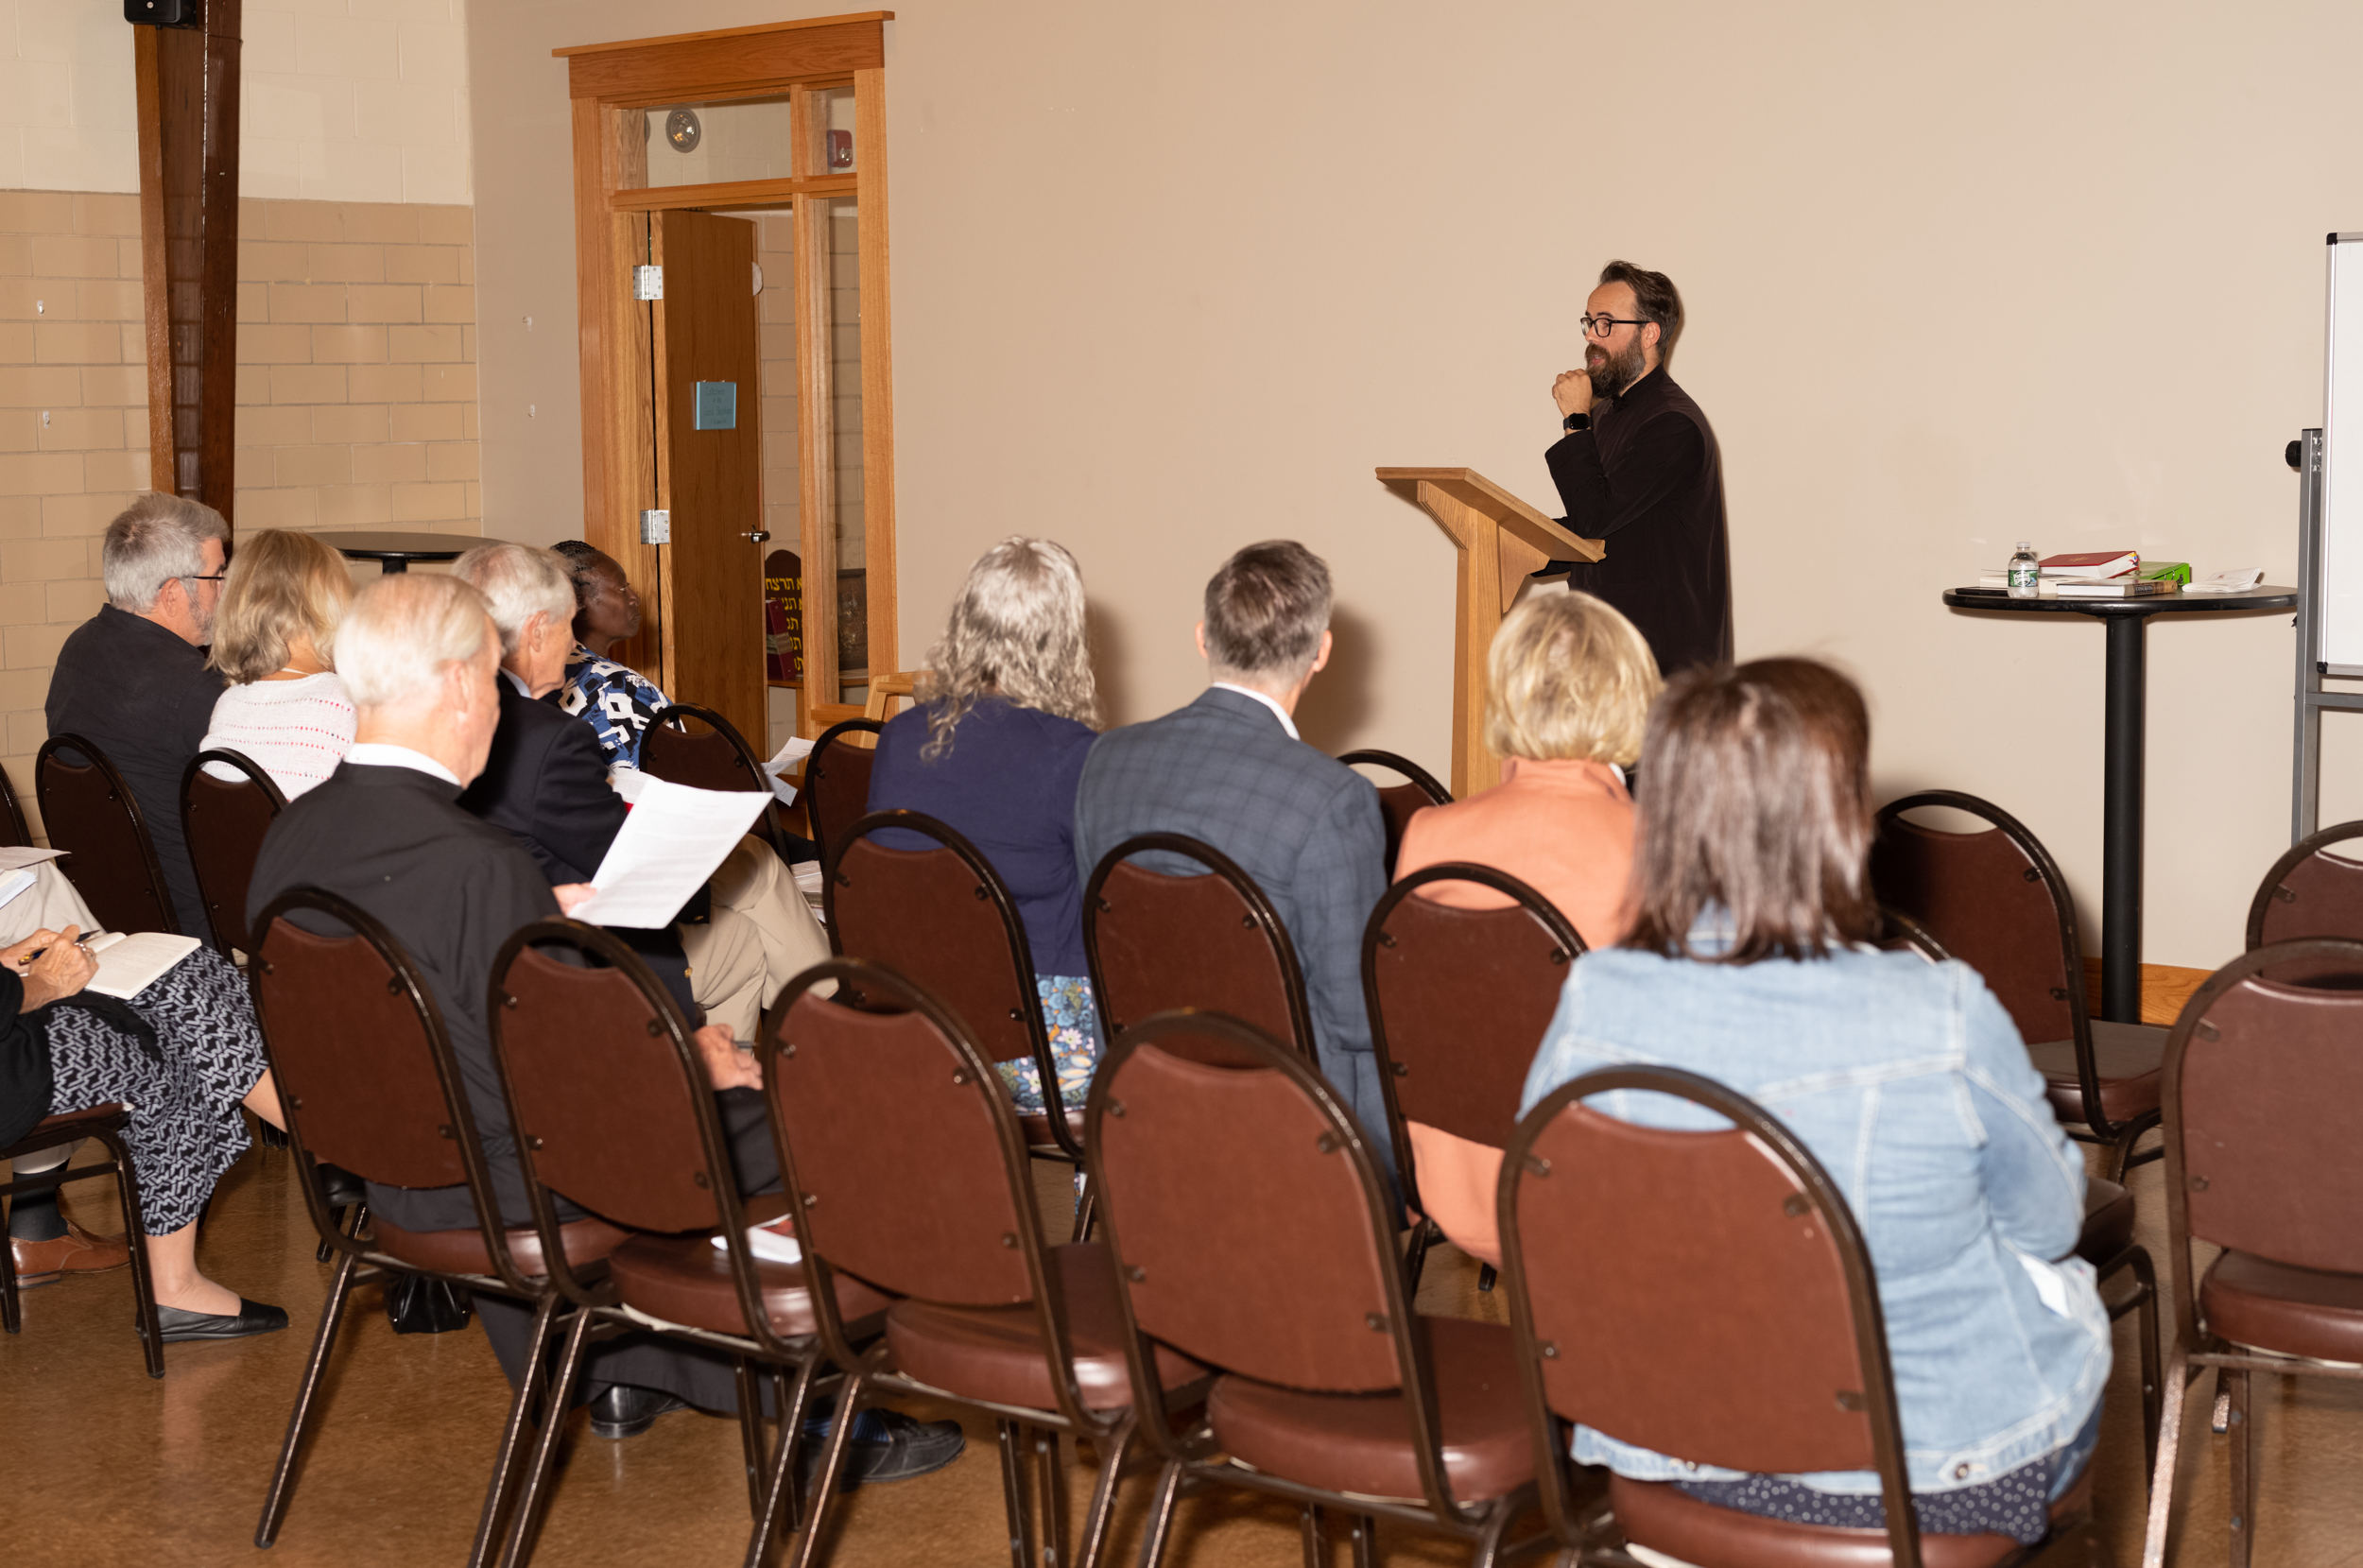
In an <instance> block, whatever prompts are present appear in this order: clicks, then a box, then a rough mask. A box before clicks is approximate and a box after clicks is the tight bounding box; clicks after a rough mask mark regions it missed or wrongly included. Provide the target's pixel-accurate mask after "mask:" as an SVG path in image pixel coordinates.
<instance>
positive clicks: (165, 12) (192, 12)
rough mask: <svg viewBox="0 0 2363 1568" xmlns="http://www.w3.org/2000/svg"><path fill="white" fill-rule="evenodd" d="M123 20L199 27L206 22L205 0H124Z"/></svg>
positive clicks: (157, 25) (152, 25) (154, 24)
mask: <svg viewBox="0 0 2363 1568" xmlns="http://www.w3.org/2000/svg"><path fill="white" fill-rule="evenodd" d="M123 20H125V21H126V22H137V23H139V24H141V25H142V26H149V27H198V26H204V23H205V3H204V0H123Z"/></svg>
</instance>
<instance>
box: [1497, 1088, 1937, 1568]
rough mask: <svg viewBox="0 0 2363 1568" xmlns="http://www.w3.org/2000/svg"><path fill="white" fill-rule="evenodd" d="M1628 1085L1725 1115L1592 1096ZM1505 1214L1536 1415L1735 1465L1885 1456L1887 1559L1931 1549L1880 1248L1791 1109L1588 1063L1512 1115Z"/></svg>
mask: <svg viewBox="0 0 2363 1568" xmlns="http://www.w3.org/2000/svg"><path fill="white" fill-rule="evenodd" d="M1614 1090H1628V1091H1647V1092H1654V1093H1657V1094H1671V1095H1674V1096H1676V1097H1678V1098H1681V1099H1684V1100H1688V1101H1690V1102H1691V1103H1693V1104H1695V1105H1699V1106H1702V1107H1704V1108H1706V1109H1707V1110H1709V1111H1714V1112H1716V1114H1718V1115H1719V1116H1721V1117H1723V1118H1724V1119H1725V1120H1726V1121H1728V1122H1730V1123H1731V1124H1733V1125H1732V1126H1731V1127H1729V1128H1728V1129H1723V1130H1719V1131H1676V1130H1669V1129H1662V1128H1648V1127H1642V1126H1638V1125H1636V1124H1634V1123H1630V1122H1626V1121H1620V1120H1618V1119H1616V1118H1614V1117H1613V1116H1609V1115H1605V1114H1603V1113H1601V1112H1599V1111H1593V1110H1591V1109H1589V1108H1587V1107H1585V1106H1584V1105H1582V1104H1581V1103H1580V1102H1581V1101H1582V1100H1584V1099H1585V1098H1587V1097H1590V1096H1592V1095H1595V1094H1606V1093H1609V1092H1611V1091H1614ZM1500 1218H1501V1239H1502V1258H1503V1275H1504V1278H1505V1280H1506V1281H1507V1283H1508V1284H1509V1302H1510V1314H1511V1324H1512V1327H1513V1329H1514V1331H1515V1332H1516V1334H1517V1335H1518V1352H1519V1363H1520V1372H1521V1378H1522V1381H1523V1382H1524V1384H1525V1387H1526V1397H1527V1401H1528V1407H1529V1411H1530V1413H1531V1414H1532V1416H1533V1417H1534V1420H1535V1422H1537V1427H1536V1430H1537V1431H1538V1432H1546V1431H1551V1430H1553V1426H1552V1421H1553V1418H1554V1417H1556V1418H1558V1419H1561V1420H1565V1421H1570V1422H1580V1423H1582V1424H1583V1425H1586V1426H1590V1427H1592V1428H1594V1429H1595V1430H1597V1431H1600V1432H1604V1433H1606V1434H1608V1435H1609V1436H1611V1437H1613V1438H1616V1439H1620V1440H1622V1441H1625V1442H1630V1443H1636V1444H1639V1445H1640V1446H1642V1447H1645V1448H1650V1449H1654V1450H1656V1451H1657V1452H1659V1453H1661V1454H1667V1455H1672V1456H1676V1457H1678V1458H1682V1459H1688V1460H1693V1461H1696V1462H1699V1463H1702V1464H1714V1465H1725V1466H1729V1467H1731V1468H1732V1469H1734V1470H1745V1471H1762V1472H1774V1473H1798V1472H1812V1471H1822V1470H1873V1469H1875V1470H1877V1471H1879V1472H1880V1474H1881V1478H1882V1482H1883V1491H1884V1494H1885V1497H1886V1501H1887V1505H1888V1522H1889V1525H1888V1527H1889V1543H1890V1547H1891V1549H1892V1551H1893V1553H1894V1560H1895V1561H1897V1562H1899V1563H1902V1562H1917V1561H1918V1560H1919V1559H1918V1540H1917V1533H1918V1525H1917V1522H1916V1520H1915V1518H1914V1515H1913V1510H1912V1508H1911V1506H1910V1503H1909V1501H1908V1499H1909V1496H1910V1492H1909V1490H1908V1485H1907V1482H1906V1475H1905V1472H1904V1463H1903V1443H1902V1438H1901V1423H1900V1422H1899V1421H1898V1420H1897V1416H1896V1409H1895V1392H1894V1387H1893V1383H1892V1379H1891V1375H1890V1371H1889V1363H1888V1352H1887V1333H1886V1325H1885V1320H1884V1319H1883V1318H1882V1317H1881V1316H1880V1311H1879V1296H1878V1284H1877V1280H1876V1277H1875V1276H1874V1275H1873V1273H1872V1271H1871V1255H1870V1252H1869V1250H1868V1249H1866V1248H1865V1247H1864V1245H1863V1241H1862V1237H1861V1234H1860V1232H1858V1231H1857V1230H1856V1228H1855V1225H1854V1216H1853V1215H1851V1214H1850V1213H1849V1212H1848V1210H1847V1207H1846V1202H1845V1199H1844V1198H1842V1197H1841V1196H1840V1195H1839V1193H1838V1190H1837V1186H1836V1184H1835V1183H1833V1182H1832V1181H1831V1180H1830V1179H1829V1176H1828V1174H1827V1173H1826V1172H1825V1171H1823V1169H1822V1168H1821V1165H1820V1162H1818V1161H1817V1160H1815V1158H1814V1157H1813V1155H1812V1153H1811V1152H1810V1151H1809V1150H1808V1149H1806V1148H1805V1146H1803V1145H1802V1143H1800V1142H1799V1141H1798V1140H1797V1138H1796V1137H1795V1135H1794V1134H1792V1133H1791V1132H1790V1131H1789V1130H1788V1129H1787V1128H1786V1127H1785V1126H1783V1125H1782V1124H1781V1123H1780V1122H1779V1121H1778V1120H1776V1119H1775V1118H1774V1117H1773V1116H1771V1115H1770V1114H1769V1113H1768V1112H1767V1111H1764V1110H1763V1109H1762V1108H1761V1107H1759V1106H1757V1105H1756V1104H1754V1103H1753V1102H1752V1101H1751V1100H1749V1099H1747V1098H1746V1097H1745V1096H1743V1095H1741V1094H1735V1093H1733V1091H1731V1090H1729V1089H1727V1088H1725V1087H1724V1086H1722V1085H1721V1084H1718V1083H1716V1082H1714V1081H1712V1080H1710V1079H1707V1078H1703V1077H1699V1076H1698V1075H1696V1074H1692V1073H1682V1072H1675V1071H1671V1070H1668V1069H1664V1068H1643V1067H1620V1068H1612V1069H1609V1070H1606V1071H1603V1072H1596V1073H1590V1074H1586V1075H1585V1076H1584V1077H1580V1078H1578V1079H1576V1080H1575V1081H1574V1082H1572V1083H1568V1084H1563V1085H1561V1087H1560V1088H1559V1089H1557V1090H1555V1091H1553V1092H1552V1094H1550V1095H1549V1096H1548V1097H1547V1098H1545V1099H1544V1100H1543V1101H1542V1103H1540V1104H1539V1105H1537V1106H1536V1107H1535V1108H1534V1109H1533V1110H1532V1111H1530V1112H1528V1113H1527V1115H1526V1118H1525V1119H1524V1120H1523V1121H1521V1122H1520V1123H1519V1124H1518V1130H1517V1133H1516V1135H1515V1136H1514V1137H1513V1138H1512V1139H1511V1140H1510V1143H1509V1150H1508V1152H1507V1153H1506V1155H1505V1157H1504V1159H1503V1162H1502V1185H1501V1198H1500ZM1553 1452H1554V1453H1557V1454H1561V1455H1563V1453H1564V1450H1563V1449H1562V1448H1559V1447H1557V1446H1556V1445H1553ZM1554 1468H1555V1469H1557V1468H1558V1467H1554ZM1561 1480H1562V1482H1563V1473H1562V1475H1561ZM1546 1485H1548V1483H1546Z"/></svg>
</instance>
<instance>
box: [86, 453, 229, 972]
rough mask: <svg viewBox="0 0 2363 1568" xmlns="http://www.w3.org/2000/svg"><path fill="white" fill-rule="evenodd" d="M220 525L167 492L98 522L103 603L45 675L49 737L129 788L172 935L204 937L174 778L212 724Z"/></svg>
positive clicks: (225, 529) (218, 688) (223, 552)
mask: <svg viewBox="0 0 2363 1568" xmlns="http://www.w3.org/2000/svg"><path fill="white" fill-rule="evenodd" d="M229 532H230V529H229V526H228V525H227V524H225V523H223V522H222V518H221V513H219V512H217V511H216V510H214V508H211V507H207V506H200V505H199V504H198V503H197V502H195V501H188V500H183V499H182V498H181V497H180V496H177V495H161V494H153V493H151V494H147V495H143V496H141V497H140V498H139V499H138V500H136V501H134V502H132V503H131V504H130V505H129V507H127V508H124V510H123V514H122V515H121V516H119V517H117V518H116V519H115V520H114V521H113V522H112V523H110V524H108V525H107V537H106V542H105V543H104V544H102V545H101V546H100V563H101V569H102V570H103V571H104V572H105V573H106V577H107V602H106V603H105V604H103V605H101V606H99V609H98V613H97V614H95V615H94V616H92V617H91V618H90V619H89V620H87V621H84V622H83V623H82V624H81V625H80V626H78V627H77V628H75V629H74V633H73V635H72V636H70V637H68V638H67V639H66V640H65V646H62V647H60V649H59V650H58V667H57V669H56V670H55V671H53V672H52V673H51V675H50V677H49V701H48V718H49V732H50V733H51V734H53V735H64V734H74V735H80V736H82V737H83V738H84V739H85V740H88V741H89V742H90V743H91V744H92V745H94V746H95V747H97V748H98V749H99V750H102V751H104V752H106V753H107V759H108V760H109V761H110V762H112V763H113V764H114V765H115V768H116V770H117V771H118V772H120V773H121V774H122V775H123V782H124V783H125V784H128V785H129V786H130V790H131V798H132V799H133V800H135V801H138V802H139V807H140V816H141V817H142V818H145V819H146V820H147V836H148V837H149V838H150V839H152V840H153V841H154V842H155V845H156V859H157V862H158V863H159V864H160V865H161V866H162V867H163V868H164V887H165V889H166V890H167V891H168V892H169V893H170V894H171V895H172V907H173V913H174V915H175V916H176V918H178V920H179V921H180V922H181V932H182V934H183V935H186V936H191V937H195V938H197V939H198V940H200V941H203V940H205V939H208V938H210V937H211V936H212V935H213V926H212V925H211V924H210V923H208V922H207V921H206V919H205V902H204V900H202V899H200V898H199V897H198V893H197V870H196V868H195V867H193V866H192V865H190V863H189V849H188V845H187V844H186V843H185V842H184V841H183V840H182V838H181V773H182V771H184V770H185V769H186V768H187V767H188V766H189V759H190V758H191V757H194V756H196V755H197V753H198V750H199V748H200V747H201V745H202V744H203V742H204V739H205V732H206V731H207V730H208V729H210V728H211V727H212V725H213V722H214V702H215V700H216V698H219V697H220V696H221V692H222V680H221V677H220V676H219V675H218V674H216V672H214V671H213V670H211V669H208V668H207V667H206V664H205V645H206V644H208V643H210V642H211V641H212V640H213V635H214V607H215V606H216V604H217V603H219V602H220V599H221V579H222V575H223V570H224V564H223V563H224V562H225V561H226V560H227V559H228V554H227V551H228V545H227V543H225V542H226V541H227V539H228V537H229Z"/></svg>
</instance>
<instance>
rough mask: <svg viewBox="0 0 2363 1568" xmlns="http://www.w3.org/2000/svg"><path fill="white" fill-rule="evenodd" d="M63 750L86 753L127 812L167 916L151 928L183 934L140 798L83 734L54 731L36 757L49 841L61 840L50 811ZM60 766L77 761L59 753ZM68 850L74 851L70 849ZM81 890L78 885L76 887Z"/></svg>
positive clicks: (150, 883)
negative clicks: (53, 770) (53, 763)
mask: <svg viewBox="0 0 2363 1568" xmlns="http://www.w3.org/2000/svg"><path fill="white" fill-rule="evenodd" d="M60 751H78V752H80V753H81V754H82V755H83V756H84V757H87V758H88V759H89V764H88V766H90V767H94V768H95V769H96V770H97V771H98V775H99V777H100V778H101V779H103V780H105V782H106V785H107V792H108V797H109V799H111V800H112V801H116V802H118V803H119V804H121V806H122V807H123V810H124V814H125V815H126V816H128V817H129V818H130V819H131V833H132V836H133V837H134V838H135V839H137V840H138V843H139V850H140V856H141V859H142V862H143V864H144V866H145V868H146V870H147V884H148V892H149V897H151V898H152V899H153V900H154V901H155V904H156V908H157V911H158V913H159V914H160V915H161V916H162V918H163V920H164V924H163V925H161V926H158V927H153V928H151V929H157V930H163V931H167V932H170V933H172V934H173V935H175V936H179V935H181V915H180V911H178V910H176V909H175V908H174V907H173V906H172V889H171V888H170V887H167V886H166V885H165V883H164V862H163V861H161V860H159V859H157V857H156V840H155V839H154V837H152V836H150V835H149V833H148V831H147V818H146V817H145V816H143V815H142V814H141V812H140V802H139V798H138V797H137V796H135V795H133V794H132V793H131V786H130V785H129V784H125V783H124V782H123V775H122V774H121V773H119V772H117V771H116V770H115V765H114V762H113V760H112V758H110V757H109V756H108V755H107V753H106V752H104V751H102V750H99V749H98V748H97V747H96V746H95V745H93V744H92V743H91V742H89V741H87V740H84V739H83V738H82V737H81V736H80V735H77V734H56V735H51V736H50V737H49V738H48V739H47V740H45V741H43V742H42V747H41V750H40V751H39V752H37V753H35V755H34V757H33V789H34V792H35V794H36V796H37V797H38V798H39V800H40V801H41V817H42V825H43V827H45V828H47V829H48V830H49V841H50V843H51V844H53V845H55V844H57V841H58V836H57V818H56V817H55V816H54V815H53V814H52V813H51V811H50V806H49V799H50V774H49V767H50V759H51V758H52V757H57V753H59V752H60ZM57 766H58V767H61V768H65V767H74V766H75V764H73V763H70V762H67V761H66V760H65V759H64V758H63V757H57ZM67 853H73V852H72V850H71V849H68V850H67ZM79 890H80V889H79V888H77V891H79ZM82 902H83V903H85V904H87V903H89V902H90V895H89V894H88V893H84V894H83V896H82Z"/></svg>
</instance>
